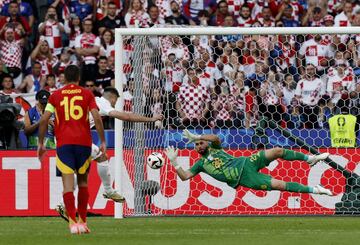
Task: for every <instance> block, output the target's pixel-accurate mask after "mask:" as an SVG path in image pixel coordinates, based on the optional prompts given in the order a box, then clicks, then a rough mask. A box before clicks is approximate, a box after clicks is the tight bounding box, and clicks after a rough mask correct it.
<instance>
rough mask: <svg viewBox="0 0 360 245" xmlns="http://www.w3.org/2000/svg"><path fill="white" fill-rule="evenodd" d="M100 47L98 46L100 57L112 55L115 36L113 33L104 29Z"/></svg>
mask: <svg viewBox="0 0 360 245" xmlns="http://www.w3.org/2000/svg"><path fill="white" fill-rule="evenodd" d="M100 41H101V46H100V56H106V57H109V56H110V55H112V53H114V52H115V46H114V42H115V36H114V33H113V32H112V31H111V30H109V29H105V30H104V31H103V33H102V34H101V39H100Z"/></svg>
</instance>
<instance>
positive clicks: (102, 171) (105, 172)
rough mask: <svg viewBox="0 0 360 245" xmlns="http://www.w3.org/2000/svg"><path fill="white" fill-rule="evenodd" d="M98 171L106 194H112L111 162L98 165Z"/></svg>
mask: <svg viewBox="0 0 360 245" xmlns="http://www.w3.org/2000/svg"><path fill="white" fill-rule="evenodd" d="M97 171H98V174H99V176H100V179H101V182H102V184H103V186H104V189H105V192H112V190H113V189H112V187H111V175H110V170H109V161H108V160H106V161H104V162H98V163H97Z"/></svg>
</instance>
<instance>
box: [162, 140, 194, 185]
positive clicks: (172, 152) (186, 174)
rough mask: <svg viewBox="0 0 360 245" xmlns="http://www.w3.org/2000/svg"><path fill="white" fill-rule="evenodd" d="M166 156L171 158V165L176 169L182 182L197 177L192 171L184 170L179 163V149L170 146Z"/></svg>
mask: <svg viewBox="0 0 360 245" xmlns="http://www.w3.org/2000/svg"><path fill="white" fill-rule="evenodd" d="M165 154H166V156H167V157H168V158H169V160H170V163H171V165H173V166H174V168H175V169H176V173H177V174H178V176H179V177H180V179H181V180H182V181H185V180H188V179H190V178H192V177H194V176H195V174H193V173H192V172H191V171H190V170H184V169H182V167H181V166H180V165H179V164H178V162H177V155H178V149H175V148H174V147H173V146H169V147H168V148H167V149H166V150H165Z"/></svg>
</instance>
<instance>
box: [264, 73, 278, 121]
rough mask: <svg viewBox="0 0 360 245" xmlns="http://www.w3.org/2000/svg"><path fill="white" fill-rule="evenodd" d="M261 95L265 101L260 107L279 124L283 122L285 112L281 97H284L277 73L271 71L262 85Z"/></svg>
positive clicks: (265, 114) (269, 117)
mask: <svg viewBox="0 0 360 245" xmlns="http://www.w3.org/2000/svg"><path fill="white" fill-rule="evenodd" d="M260 97H261V98H262V100H263V103H262V104H261V105H260V107H259V109H260V111H262V112H263V113H264V116H266V117H267V118H268V119H270V120H274V121H275V122H276V123H277V124H280V123H281V120H282V115H283V113H284V111H283V109H282V106H281V98H282V97H283V93H282V86H281V84H280V81H279V78H277V77H276V73H274V72H273V71H269V73H268V74H267V79H266V80H265V81H264V82H263V83H262V84H261V86H260Z"/></svg>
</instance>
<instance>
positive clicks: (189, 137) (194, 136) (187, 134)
mask: <svg viewBox="0 0 360 245" xmlns="http://www.w3.org/2000/svg"><path fill="white" fill-rule="evenodd" d="M183 137H184V138H185V139H187V140H188V141H189V142H188V143H192V142H194V141H197V140H199V139H200V137H201V135H198V134H192V133H190V132H189V130H187V129H185V130H184V131H183Z"/></svg>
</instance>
